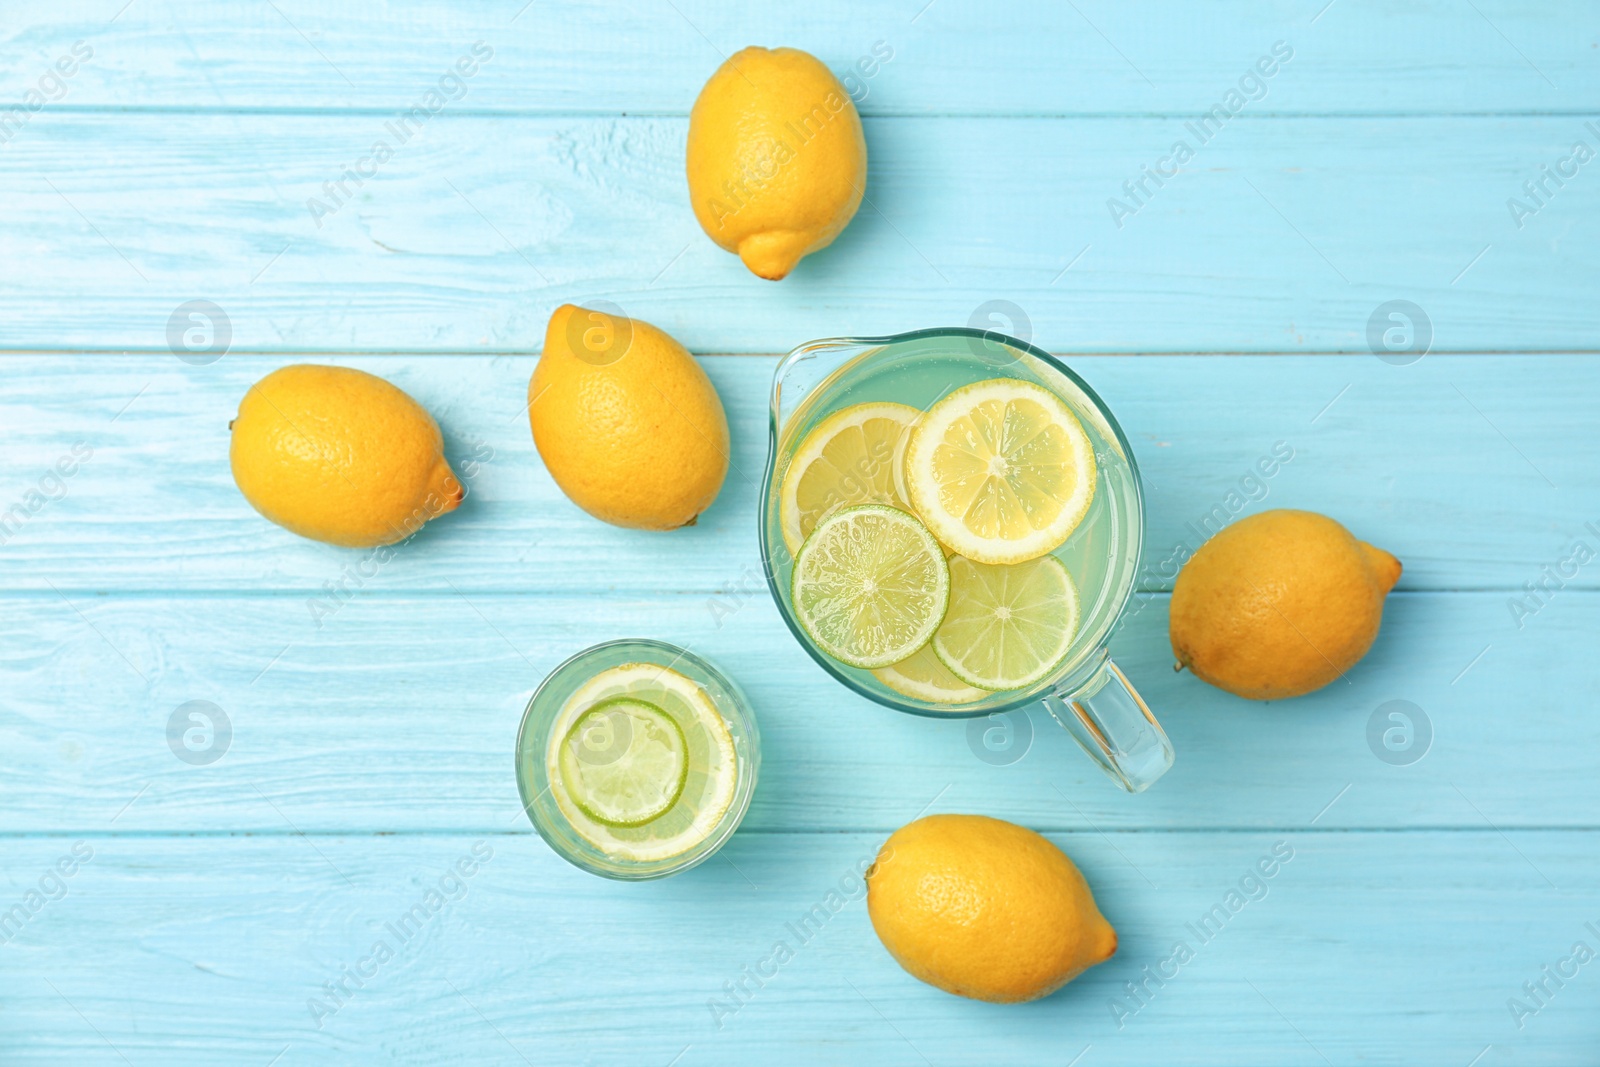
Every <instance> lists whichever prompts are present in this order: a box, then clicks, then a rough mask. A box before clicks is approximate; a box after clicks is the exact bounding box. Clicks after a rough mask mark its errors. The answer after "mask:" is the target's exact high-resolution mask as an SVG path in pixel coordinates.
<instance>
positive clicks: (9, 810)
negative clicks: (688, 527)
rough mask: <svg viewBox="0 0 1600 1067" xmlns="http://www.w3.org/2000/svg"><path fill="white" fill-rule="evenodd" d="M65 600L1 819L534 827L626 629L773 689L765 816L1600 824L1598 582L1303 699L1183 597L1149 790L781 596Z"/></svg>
mask: <svg viewBox="0 0 1600 1067" xmlns="http://www.w3.org/2000/svg"><path fill="white" fill-rule="evenodd" d="M66 599H67V601H68V602H63V600H62V599H60V598H57V597H56V596H55V595H54V594H51V593H46V594H43V595H40V596H36V597H29V598H26V599H17V598H7V599H5V600H4V601H3V602H0V603H3V604H4V607H5V610H4V611H3V612H0V620H3V621H0V648H3V649H4V650H5V652H4V659H3V661H0V662H3V664H4V672H5V677H6V690H7V697H6V700H5V702H4V709H3V711H0V727H3V729H4V733H5V736H6V738H7V743H6V775H5V776H4V780H3V784H0V796H3V798H4V802H3V803H0V830H5V831H10V832H24V831H60V832H90V831H96V830H102V829H105V828H108V827H111V828H114V829H116V830H118V831H135V830H139V831H161V832H169V833H182V832H188V831H200V830H205V831H217V830H249V831H252V832H262V833H284V832H291V831H292V830H305V831H326V832H343V831H396V830H398V831H404V830H417V829H421V830H435V831H441V832H442V831H457V830H462V831H467V830H470V831H477V832H501V831H505V830H507V829H510V828H512V827H513V826H515V825H520V824H521V823H522V821H523V816H522V814H521V805H520V801H519V799H518V797H517V792H516V785H515V780H514V775H513V768H512V747H513V743H514V740H515V737H516V732H517V727H518V724H519V723H520V721H521V717H522V712H523V708H524V706H525V705H526V702H527V700H528V697H529V696H530V695H531V693H532V691H533V689H534V687H535V686H536V685H537V684H538V682H539V681H540V680H541V679H542V678H543V677H544V676H545V674H546V673H548V672H549V671H550V670H551V669H553V668H554V667H555V666H556V665H557V664H558V663H560V662H561V661H562V660H564V659H565V658H567V657H568V656H570V655H572V654H573V653H575V652H577V651H579V650H580V649H582V648H585V647H588V646H589V645H592V644H595V643H596V642H599V641H603V640H610V639H615V638H622V637H653V638H659V639H662V640H666V641H670V642H673V643H676V644H679V645H681V646H685V647H689V648H692V649H694V650H695V651H696V652H697V653H699V654H701V655H704V656H706V657H707V658H708V659H710V660H711V661H713V662H715V663H717V664H719V665H720V666H721V667H723V668H724V669H725V670H726V671H727V672H728V673H729V674H730V675H731V676H732V677H733V678H735V679H736V680H737V681H738V682H739V683H740V685H741V686H742V687H744V689H745V690H746V691H747V693H748V694H749V697H750V699H751V702H752V704H753V705H754V707H755V708H756V712H757V715H758V718H759V720H760V725H761V731H762V737H763V740H762V757H763V761H764V763H763V769H762V772H761V784H760V787H759V789H758V791H757V793H756V796H755V800H754V805H753V807H752V809H751V812H750V814H749V816H748V825H749V826H750V827H752V828H756V829H767V830H784V831H802V830H840V831H843V830H860V829H892V828H893V827H894V826H896V825H898V820H900V819H901V816H902V814H903V812H904V809H905V807H906V804H907V798H908V797H920V798H922V800H921V801H918V803H921V802H922V801H926V800H928V799H930V798H932V797H933V796H934V795H935V794H936V793H937V794H939V795H940V796H941V797H942V798H943V799H942V801H941V802H942V803H943V804H945V805H947V806H950V807H951V808H952V809H954V810H962V809H971V810H980V811H986V812H989V813H992V814H995V815H998V816H1002V817H1006V818H1012V819H1016V820H1019V821H1024V822H1028V823H1030V824H1032V825H1037V826H1047V827H1053V828H1057V829H1068V830H1083V829H1093V828H1112V827H1115V828H1150V827H1154V828H1162V829H1167V828H1188V829H1200V828H1217V829H1226V828H1242V829H1270V828H1275V827H1283V826H1296V825H1305V824H1306V823H1307V821H1308V820H1310V819H1311V818H1312V817H1313V816H1314V815H1317V814H1318V813H1319V812H1324V809H1326V811H1325V812H1324V813H1323V814H1322V816H1321V818H1320V819H1319V821H1318V823H1317V825H1318V826H1319V827H1323V828H1333V827H1352V828H1380V829H1400V828H1406V827H1418V826H1421V827H1454V828H1468V829H1480V828H1484V827H1488V826H1494V827H1500V828H1508V827H1545V826H1550V827H1584V828H1593V827H1595V826H1597V825H1600V824H1597V823H1596V812H1597V811H1600V781H1597V780H1596V776H1595V775H1594V773H1593V767H1592V766H1591V763H1590V761H1589V759H1588V756H1587V753H1590V752H1593V751H1595V750H1596V747H1597V746H1600V722H1597V720H1596V718H1595V716H1594V715H1593V714H1592V713H1591V706H1590V702H1589V701H1588V700H1587V699H1585V698H1584V697H1583V696H1582V694H1585V693H1591V692H1594V691H1595V689H1596V687H1597V686H1600V664H1597V663H1596V660H1595V658H1594V657H1593V656H1592V655H1591V654H1590V649H1591V646H1592V644H1593V640H1594V617H1595V611H1596V609H1597V608H1600V594H1596V593H1594V592H1590V591H1563V592H1561V593H1560V594H1559V595H1557V596H1556V597H1555V598H1553V599H1552V600H1551V601H1550V602H1549V604H1548V606H1546V607H1545V608H1544V609H1543V610H1542V611H1540V612H1539V614H1538V615H1537V616H1535V617H1533V618H1531V619H1529V620H1526V625H1525V628H1524V629H1523V630H1521V631H1519V630H1518V629H1517V628H1516V626H1515V624H1514V623H1513V621H1512V620H1511V618H1510V617H1509V615H1508V612H1507V607H1506V604H1507V595H1506V594H1505V593H1478V594H1466V593H1455V594H1449V593H1446V594H1439V593H1417V594H1397V595H1395V596H1393V597H1391V598H1390V601H1389V604H1388V608H1387V611H1386V613H1385V621H1384V630H1383V633H1382V634H1381V635H1380V637H1379V639H1378V642H1377V644H1376V645H1375V647H1374V648H1373V650H1372V651H1371V652H1370V653H1369V654H1368V656H1367V658H1366V659H1365V660H1364V661H1363V662H1362V663H1361V664H1359V665H1358V666H1357V667H1356V668H1354V669H1353V670H1352V671H1351V672H1350V673H1349V675H1348V680H1347V681H1345V682H1340V683H1336V684H1335V685H1333V686H1330V687H1329V688H1327V689H1324V690H1322V691H1320V692H1318V693H1315V694H1312V695H1310V696H1307V697H1304V698H1301V699H1298V700H1294V701H1290V702H1286V703H1281V704H1259V703H1252V702H1247V701H1243V700H1240V699H1237V698H1234V697H1231V696H1228V695H1227V694H1224V693H1222V692H1220V691H1218V690H1215V689H1212V688H1211V687H1209V686H1207V685H1205V684H1203V683H1201V682H1199V681H1198V680H1196V679H1195V678H1193V677H1192V676H1190V675H1188V674H1186V673H1185V674H1175V673H1174V672H1173V670H1172V654H1171V651H1170V648H1169V645H1168V641H1167V624H1166V598H1165V597H1164V596H1155V597H1147V598H1142V599H1141V601H1140V604H1139V610H1138V611H1137V612H1135V613H1134V614H1133V615H1132V616H1131V617H1130V618H1129V619H1128V620H1127V621H1126V623H1125V625H1124V626H1123V628H1122V630H1121V631H1120V632H1119V633H1118V634H1117V635H1116V637H1115V638H1114V640H1113V643H1112V653H1113V655H1114V656H1115V657H1116V658H1117V660H1118V661H1119V662H1120V663H1121V665H1122V666H1123V668H1124V669H1125V670H1126V671H1127V673H1128V675H1129V677H1130V678H1131V679H1132V680H1133V682H1134V684H1135V685H1137V686H1138V687H1139V688H1140V689H1141V690H1142V692H1143V694H1144V696H1145V698H1146V699H1147V700H1148V701H1149V703H1150V706H1151V707H1152V708H1154V709H1155V711H1156V713H1157V715H1158V716H1159V717H1160V718H1161V720H1162V721H1163V723H1164V724H1165V726H1166V728H1167V730H1168V732H1169V733H1170V735H1171V737H1172V740H1173V744H1174V746H1175V747H1176V749H1177V752H1178V762H1177V764H1176V767H1175V768H1174V769H1173V770H1172V771H1171V772H1170V774H1169V775H1168V776H1167V777H1166V778H1165V779H1164V780H1163V781H1161V782H1160V783H1158V784H1157V785H1156V786H1155V787H1154V788H1153V789H1152V790H1150V791H1149V792H1148V793H1146V794H1144V795H1141V796H1138V797H1130V796H1127V795H1126V794H1123V793H1121V792H1120V791H1119V790H1117V789H1116V788H1115V787H1114V786H1113V785H1112V784H1111V783H1110V782H1108V781H1107V780H1105V779H1104V778H1103V777H1101V775H1100V772H1099V771H1098V770H1096V769H1095V767H1094V765H1093V764H1091V763H1090V762H1089V761H1088V760H1087V759H1086V758H1085V757H1084V756H1083V754H1082V753H1081V752H1079V751H1078V750H1077V749H1076V748H1075V747H1074V746H1073V744H1072V743H1071V740H1070V739H1069V738H1068V737H1067V735H1066V733H1065V731H1063V730H1060V729H1058V728H1057V727H1056V726H1055V724H1054V723H1053V721H1052V720H1051V719H1050V718H1049V717H1048V716H1047V715H1045V714H1044V713H1043V712H1042V711H1040V710H1039V709H1033V710H1032V711H1028V712H1025V713H1017V714H1016V715H1014V716H1011V717H1010V718H1009V719H1008V720H1007V721H1006V722H1005V723H995V722H990V721H987V720H981V719H980V720H954V721H948V722H939V721H933V720H927V719H922V718H918V717H914V716H907V715H902V714H899V713H896V712H894V711H892V710H890V709H886V708H882V707H880V706H878V705H876V704H873V703H871V702H869V701H867V700H865V699H864V698H861V697H857V696H855V695H853V694H851V693H850V692H848V691H847V690H846V689H845V688H844V687H843V686H841V685H838V684H837V683H835V682H833V681H832V680H830V679H829V678H828V677H827V676H825V675H824V674H823V673H822V671H821V670H820V668H818V667H817V666H816V664H814V663H813V662H812V661H811V660H810V659H809V658H808V657H807V656H806V654H805V653H804V652H803V650H802V649H801V648H800V647H799V646H798V645H797V644H796V642H795V641H794V639H793V638H792V637H791V635H790V634H789V632H788V630H787V629H786V628H785V627H784V626H783V624H782V622H781V621H780V620H779V618H778V616H777V612H776V609H775V608H774V606H773V604H772V601H771V599H770V598H769V597H768V595H767V594H766V592H765V591H764V590H762V591H759V592H756V593H754V594H752V595H750V596H749V597H748V598H747V599H743V600H741V599H739V598H737V597H728V598H717V599H713V598H708V597H706V596H699V595H676V596H669V595H657V596H654V597H651V598H648V599H643V598H636V597H627V596H620V595H618V596H603V595H593V594H585V595H578V596H567V595H562V596H553V595H533V596H523V595H502V596H496V595H492V594H485V593H478V592H473V593H464V594H462V595H460V596H457V595H453V594H452V595H447V596H438V597H427V598H423V599H413V598H409V597H398V596H378V595H372V596H366V595H358V596H356V597H354V598H353V599H351V600H349V601H348V602H347V603H344V604H342V606H338V607H337V610H336V611H332V612H331V613H328V612H327V611H326V610H325V611H324V612H322V613H319V617H317V618H313V614H312V611H311V609H310V607H309V605H308V598H307V597H305V596H304V595H301V594H289V595H285V596H263V597H247V598H234V597H229V596H208V597H193V598H183V599H176V600H174V599H167V598H165V597H160V596H137V595H119V594H112V595H103V596H89V595H78V594H73V595H72V596H70V597H68V598H66ZM719 605H725V607H723V606H719ZM319 622H320V624H321V625H320V628H319V626H318V623H319ZM196 700H200V701H209V702H211V703H213V704H215V705H217V706H218V707H220V708H221V709H222V712H223V714H224V716H226V718H227V720H228V722H229V724H230V727H231V738H230V740H229V741H228V742H227V744H226V746H225V747H222V748H218V749H217V757H216V759H215V762H212V763H210V764H206V765H195V764H193V763H191V762H189V761H181V760H180V759H178V758H175V752H176V749H174V748H172V747H171V745H172V744H173V742H172V741H171V740H170V738H169V729H171V728H173V726H172V724H173V723H174V721H176V722H177V724H178V725H177V727H176V729H177V730H178V731H179V732H180V733H181V731H182V730H183V729H184V728H186V727H187V726H188V724H189V720H188V717H187V715H186V714H185V713H184V712H182V711H181V710H180V709H181V708H183V707H184V706H186V705H187V704H188V703H189V702H190V701H196ZM1397 700H1399V701H1406V702H1409V703H1410V704H1411V705H1413V706H1414V707H1415V708H1419V709H1421V710H1420V712H1417V711H1410V712H1409V714H1410V715H1411V717H1412V718H1413V719H1416V720H1418V723H1419V724H1418V728H1417V733H1416V735H1415V738H1414V740H1413V742H1412V743H1413V744H1415V745H1416V746H1418V747H1416V748H1415V749H1407V750H1406V751H1407V752H1409V753H1413V754H1415V753H1420V754H1421V755H1420V758H1419V760H1418V761H1416V762H1412V763H1410V764H1405V763H1395V762H1392V761H1386V760H1385V759H1384V758H1382V756H1381V755H1380V751H1382V746H1381V744H1380V743H1379V742H1378V741H1377V740H1374V735H1373V734H1372V733H1369V731H1370V730H1372V729H1373V723H1374V721H1375V720H1376V721H1378V724H1379V725H1378V727H1377V733H1378V735H1379V736H1381V734H1382V732H1383V731H1384V730H1387V729H1388V728H1389V727H1390V726H1392V725H1397V724H1398V725H1400V726H1401V727H1402V728H1403V727H1404V725H1405V724H1404V723H1396V722H1391V721H1390V720H1389V718H1388V711H1385V710H1383V709H1384V708H1387V707H1388V706H1389V705H1390V702H1391V701H1397ZM1423 720H1425V721H1426V722H1427V723H1428V724H1429V729H1428V730H1427V731H1426V732H1427V733H1428V734H1429V735H1430V737H1429V738H1424V737H1423V731H1422V730H1421V727H1420V722H1421V721H1423ZM991 729H993V730H994V731H995V732H994V733H993V734H989V735H988V736H985V732H986V731H988V730H991ZM1008 732H1009V734H1008ZM1394 741H1395V743H1396V744H1400V745H1402V746H1403V745H1404V744H1405V741H1406V739H1405V738H1404V737H1403V736H1397V737H1396V738H1394ZM1375 746H1376V747H1375ZM1430 746H1431V747H1430ZM1531 781H1537V782H1538V783H1539V788H1537V789H1530V788H1529V785H1528V783H1529V782H1531ZM1552 797H1559V798H1560V802H1559V803H1553V802H1552V800H1551V798H1552ZM913 806H914V805H913ZM113 819H114V820H115V821H114V823H113V822H112V820H113Z"/></svg>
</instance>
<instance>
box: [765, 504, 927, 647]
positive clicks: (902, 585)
mask: <svg viewBox="0 0 1600 1067" xmlns="http://www.w3.org/2000/svg"><path fill="white" fill-rule="evenodd" d="M790 599H791V600H792V601H793V604H794V614H795V618H796V619H797V620H798V621H799V623H800V626H801V628H803V629H804V630H805V632H806V634H807V635H808V636H809V637H810V638H811V640H812V641H813V642H814V643H815V644H816V646H817V647H818V648H820V649H822V651H824V652H826V653H827V654H828V655H830V656H832V657H833V658H834V659H836V660H839V661H840V662H841V663H846V664H849V665H850V666H852V667H864V668H867V669H869V670H870V669H871V668H874V667H887V666H889V665H890V664H891V663H899V662H900V661H901V660H903V659H905V658H906V657H907V656H910V655H911V653H913V652H915V651H916V650H917V649H919V648H921V647H922V646H923V645H925V644H927V643H928V638H929V637H931V636H932V635H933V631H934V630H935V629H937V628H938V626H939V620H940V619H942V618H944V609H945V606H946V605H947V603H948V602H949V599H950V572H949V569H948V568H947V567H946V566H945V562H944V552H943V551H942V550H941V549H940V548H939V542H937V541H935V540H934V539H933V535H932V534H930V533H929V532H928V528H927V527H925V526H923V525H922V523H920V522H918V521H917V520H916V519H915V518H914V517H913V516H911V515H909V514H907V513H906V512H904V511H897V510H895V509H894V508H888V507H883V506H882V505H879V504H861V505H858V506H857V507H853V508H844V509H842V510H840V511H836V512H834V513H833V514H832V515H830V516H828V517H827V518H825V519H823V520H822V521H821V522H819V523H818V524H817V528H816V529H815V530H813V531H811V536H810V537H808V538H806V542H805V544H803V545H801V546H800V551H799V553H798V554H796V556H795V560H794V579H793V583H792V586H791V593H790Z"/></svg>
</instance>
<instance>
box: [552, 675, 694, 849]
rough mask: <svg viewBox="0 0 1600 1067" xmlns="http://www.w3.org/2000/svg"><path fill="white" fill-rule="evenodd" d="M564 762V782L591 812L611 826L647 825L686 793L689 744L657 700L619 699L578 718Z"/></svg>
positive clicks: (563, 748) (565, 741)
mask: <svg viewBox="0 0 1600 1067" xmlns="http://www.w3.org/2000/svg"><path fill="white" fill-rule="evenodd" d="M559 762H560V765H561V785H562V787H563V788H565V789H566V791H567V796H569V797H571V798H572V802H573V803H574V804H576V805H577V806H578V809H579V810H580V811H582V812H583V813H584V814H585V815H587V816H589V818H591V819H593V820H594V821H595V822H598V823H601V824H603V825H605V826H612V827H625V826H643V825H644V824H645V823H647V822H650V821H651V820H653V819H658V818H660V817H661V816H662V815H664V814H666V812H667V810H668V809H669V808H671V807H672V805H673V804H675V803H677V801H678V797H679V796H681V795H682V794H683V783H684V779H685V778H686V777H688V774H689V743H688V741H686V740H685V739H684V736H683V730H682V729H681V728H680V727H679V726H678V724H677V723H676V722H674V721H673V719H672V717H671V716H670V715H668V714H667V713H666V712H664V711H662V710H661V709H660V708H658V707H656V706H655V705H654V704H650V703H647V702H645V701H643V700H630V699H627V698H619V699H617V700H609V701H607V702H606V703H604V704H598V705H596V706H594V707H592V708H590V709H589V710H588V711H586V712H584V713H583V714H582V715H581V716H579V717H578V721H577V722H575V723H573V724H572V729H571V730H569V731H567V736H566V737H565V738H563V739H562V741H561V757H560V760H559Z"/></svg>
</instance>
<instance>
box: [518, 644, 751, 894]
mask: <svg viewBox="0 0 1600 1067" xmlns="http://www.w3.org/2000/svg"><path fill="white" fill-rule="evenodd" d="M516 760H517V785H518V788H519V790H520V792H521V794H522V803H523V809H524V810H525V811H526V812H527V814H528V817H529V819H531V820H532V822H533V825H534V827H535V829H537V830H538V831H539V834H540V836H542V837H543V838H544V839H545V841H546V842H548V843H549V845H550V847H551V848H553V849H555V851H556V852H557V853H559V854H560V855H561V856H562V857H563V858H564V859H566V860H568V861H569V862H571V863H573V864H574V865H576V866H578V867H581V868H583V869H584V870H586V871H590V872H591V873H594V874H599V875H604V876H605V877H608V878H619V879H630V880H640V879H647V878H660V877H663V876H665V875H668V874H675V873H677V872H678V871H682V870H686V869H688V868H689V867H692V866H694V865H695V864H697V863H700V862H701V861H703V860H705V859H706V858H707V857H708V856H710V855H711V854H712V853H713V852H715V851H716V850H717V849H718V848H720V847H721V846H722V844H723V842H725V841H726V840H727V839H728V838H729V837H730V836H732V834H733V832H734V830H735V829H737V828H738V825H739V822H740V820H742V819H743V818H744V814H745V811H746V810H747V809H748V808H749V806H750V798H751V796H752V795H753V793H754V792H755V784H756V774H757V771H758V770H759V767H760V761H761V756H760V738H759V734H758V732H757V728H756V721H755V716H754V714H753V713H752V712H751V711H750V707H749V705H748V703H747V702H746V701H745V698H744V695H743V694H742V693H741V692H740V691H739V689H738V687H737V686H735V685H734V684H733V682H731V681H729V680H728V679H727V678H726V677H725V676H724V675H723V674H722V673H721V672H720V671H718V670H717V669H716V668H714V667H712V666H711V665H710V664H709V663H707V662H706V661H704V660H702V659H700V658H699V657H698V656H695V655H693V654H692V653H690V652H688V651H686V650H684V649H681V648H677V647H676V646H673V645H669V644H665V643H664V642H659V641H643V640H633V641H612V642H609V643H607V644H603V645H596V646H595V647H593V648H590V649H587V650H585V651H583V652H580V653H579V654H578V655H576V656H574V657H572V658H571V659H569V660H567V661H566V662H565V663H563V664H561V666H559V667H557V668H556V669H555V670H554V671H552V672H551V674H550V676H549V677H548V678H546V679H545V681H544V682H543V684H541V685H540V686H539V688H538V690H537V691H536V692H535V693H534V695H533V698H532V699H531V700H530V701H529V702H528V708H527V711H526V712H525V714H524V715H523V720H522V729H521V732H520V733H519V734H518V737H517V754H516Z"/></svg>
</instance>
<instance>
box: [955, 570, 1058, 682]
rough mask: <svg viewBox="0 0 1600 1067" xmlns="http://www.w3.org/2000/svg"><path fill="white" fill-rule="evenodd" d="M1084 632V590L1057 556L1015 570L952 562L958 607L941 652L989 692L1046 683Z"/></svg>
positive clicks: (963, 676)
mask: <svg viewBox="0 0 1600 1067" xmlns="http://www.w3.org/2000/svg"><path fill="white" fill-rule="evenodd" d="M1077 632H1078V591H1077V589H1076V588H1074V587H1073V584H1072V577H1071V576H1070V575H1069V574H1068V573H1067V568H1066V566H1065V565H1064V564H1062V562H1061V561H1060V560H1059V559H1056V558H1055V557H1054V556H1041V557H1039V558H1038V559H1036V560H1030V561H1029V562H1027V563H1017V564H1012V565H1009V566H1008V565H1003V564H989V563H974V562H972V561H971V560H970V559H964V558H962V557H960V556H957V557H955V558H954V559H952V560H951V561H950V610H949V612H948V613H946V615H945V618H944V622H943V624H941V625H940V627H939V631H938V632H937V633H935V634H934V635H933V651H934V653H935V654H936V655H937V656H938V657H939V660H940V662H942V663H943V664H944V665H945V666H946V667H949V668H950V672H951V673H952V674H954V675H955V676H956V677H957V678H959V679H961V680H962V681H963V682H966V683H967V684H968V685H975V686H978V687H980V688H982V689H995V690H998V689H1025V688H1027V687H1028V686H1030V685H1033V684H1034V683H1035V682H1038V681H1040V680H1041V679H1043V678H1045V677H1046V676H1047V675H1049V673H1050V672H1051V670H1053V669H1054V668H1055V666H1056V664H1058V663H1060V662H1061V659H1062V657H1064V656H1065V655H1066V654H1067V651H1068V650H1069V649H1070V648H1071V647H1072V639H1073V637H1074V636H1075V635H1076V634H1077Z"/></svg>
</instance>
